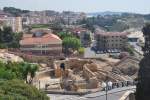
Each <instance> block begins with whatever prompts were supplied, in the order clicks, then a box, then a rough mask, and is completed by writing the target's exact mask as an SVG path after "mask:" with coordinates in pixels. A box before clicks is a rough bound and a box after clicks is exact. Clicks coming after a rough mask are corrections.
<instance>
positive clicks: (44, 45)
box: [20, 31, 62, 55]
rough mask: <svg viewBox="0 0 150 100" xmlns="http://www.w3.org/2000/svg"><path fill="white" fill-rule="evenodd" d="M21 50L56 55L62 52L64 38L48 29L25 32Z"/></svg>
mask: <svg viewBox="0 0 150 100" xmlns="http://www.w3.org/2000/svg"><path fill="white" fill-rule="evenodd" d="M20 45H21V47H20V50H21V51H22V52H26V53H30V54H40V55H44V54H45V55H55V54H61V53H62V40H61V39H60V38H59V37H58V36H56V35H54V34H52V33H50V32H47V31H37V32H34V33H33V34H24V36H23V38H22V40H21V41H20Z"/></svg>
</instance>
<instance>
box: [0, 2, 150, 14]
mask: <svg viewBox="0 0 150 100" xmlns="http://www.w3.org/2000/svg"><path fill="white" fill-rule="evenodd" d="M6 6H7V7H16V8H20V9H26V10H33V11H34V10H38V11H39V10H56V11H75V12H81V11H82V12H104V11H113V12H134V13H142V14H148V13H150V0H0V8H1V9H2V8H3V7H6Z"/></svg>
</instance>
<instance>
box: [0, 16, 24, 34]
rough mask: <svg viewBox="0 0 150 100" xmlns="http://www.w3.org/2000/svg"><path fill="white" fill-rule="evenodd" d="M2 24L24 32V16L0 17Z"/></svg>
mask: <svg viewBox="0 0 150 100" xmlns="http://www.w3.org/2000/svg"><path fill="white" fill-rule="evenodd" d="M0 22H2V25H1V26H9V27H11V28H12V31H13V32H22V18H21V17H8V16H5V17H0Z"/></svg>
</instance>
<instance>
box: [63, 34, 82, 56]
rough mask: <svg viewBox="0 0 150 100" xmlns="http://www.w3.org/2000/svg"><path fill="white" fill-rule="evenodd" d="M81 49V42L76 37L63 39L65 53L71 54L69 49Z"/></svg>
mask: <svg viewBox="0 0 150 100" xmlns="http://www.w3.org/2000/svg"><path fill="white" fill-rule="evenodd" d="M80 47H81V41H80V40H79V39H78V38H75V37H66V38H64V39H63V48H64V51H65V53H68V52H69V49H72V50H73V51H74V50H78V49H79V48H80Z"/></svg>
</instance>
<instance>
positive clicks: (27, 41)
mask: <svg viewBox="0 0 150 100" xmlns="http://www.w3.org/2000/svg"><path fill="white" fill-rule="evenodd" d="M55 42H56V43H58V42H60V43H61V42H62V40H61V39H60V38H59V37H58V36H57V35H54V34H52V33H47V34H45V35H43V36H41V37H31V36H30V35H29V37H28V36H26V37H24V38H23V39H22V40H21V41H20V44H21V45H32V44H48V43H55Z"/></svg>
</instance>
